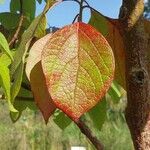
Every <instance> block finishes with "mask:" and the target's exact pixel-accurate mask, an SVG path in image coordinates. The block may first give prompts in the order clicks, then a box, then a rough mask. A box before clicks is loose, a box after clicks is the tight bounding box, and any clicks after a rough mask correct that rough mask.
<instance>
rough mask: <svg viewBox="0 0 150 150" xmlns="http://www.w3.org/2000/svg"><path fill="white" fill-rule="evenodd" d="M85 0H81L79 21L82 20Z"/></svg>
mask: <svg viewBox="0 0 150 150" xmlns="http://www.w3.org/2000/svg"><path fill="white" fill-rule="evenodd" d="M83 2H84V0H81V2H80V10H79V17H78V22H82V11H83Z"/></svg>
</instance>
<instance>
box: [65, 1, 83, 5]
mask: <svg viewBox="0 0 150 150" xmlns="http://www.w3.org/2000/svg"><path fill="white" fill-rule="evenodd" d="M67 1H68V2H69V1H73V2H77V3H78V4H79V5H80V2H79V1H78V0H63V2H67Z"/></svg>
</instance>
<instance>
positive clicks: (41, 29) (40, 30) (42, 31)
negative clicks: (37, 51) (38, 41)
mask: <svg viewBox="0 0 150 150" xmlns="http://www.w3.org/2000/svg"><path fill="white" fill-rule="evenodd" d="M46 25H47V20H46V15H44V16H43V17H42V19H41V21H40V23H39V25H38V26H37V29H36V31H35V34H34V36H35V37H37V38H42V37H43V36H44V35H45V34H46Z"/></svg>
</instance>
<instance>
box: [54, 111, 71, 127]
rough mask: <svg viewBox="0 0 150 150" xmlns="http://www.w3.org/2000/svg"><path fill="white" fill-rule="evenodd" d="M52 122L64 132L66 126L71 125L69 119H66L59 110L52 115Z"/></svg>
mask: <svg viewBox="0 0 150 150" xmlns="http://www.w3.org/2000/svg"><path fill="white" fill-rule="evenodd" d="M53 121H54V122H55V123H56V124H57V125H58V127H59V128H60V129H62V130H64V129H65V128H66V127H67V126H69V125H70V124H71V122H72V121H71V119H70V118H69V117H67V116H66V115H65V114H64V113H63V112H61V111H60V110H56V111H55V113H54V118H53Z"/></svg>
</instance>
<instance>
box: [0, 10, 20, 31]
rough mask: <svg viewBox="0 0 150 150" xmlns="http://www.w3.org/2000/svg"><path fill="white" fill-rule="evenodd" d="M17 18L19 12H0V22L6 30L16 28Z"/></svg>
mask: <svg viewBox="0 0 150 150" xmlns="http://www.w3.org/2000/svg"><path fill="white" fill-rule="evenodd" d="M19 18H20V16H19V14H14V13H10V12H4V13H0V23H1V24H2V25H3V26H4V27H5V28H6V29H7V30H10V29H14V28H16V27H17V26H18V22H19ZM14 20H15V21H14Z"/></svg>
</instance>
